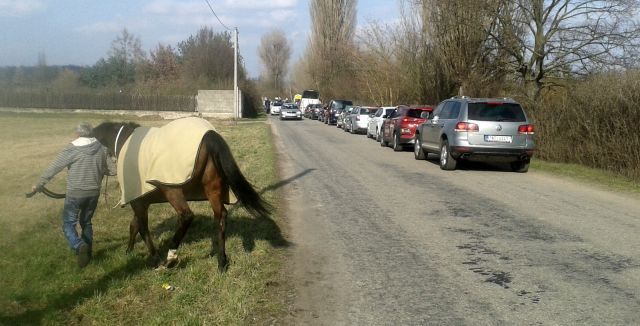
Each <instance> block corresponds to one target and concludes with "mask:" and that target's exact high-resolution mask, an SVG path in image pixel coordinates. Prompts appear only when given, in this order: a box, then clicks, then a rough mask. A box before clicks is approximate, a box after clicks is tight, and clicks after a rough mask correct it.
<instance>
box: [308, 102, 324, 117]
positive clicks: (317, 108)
mask: <svg viewBox="0 0 640 326" xmlns="http://www.w3.org/2000/svg"><path fill="white" fill-rule="evenodd" d="M320 112H322V104H309V105H307V111H306V113H305V115H306V116H307V118H309V119H312V120H318V116H319V115H320Z"/></svg>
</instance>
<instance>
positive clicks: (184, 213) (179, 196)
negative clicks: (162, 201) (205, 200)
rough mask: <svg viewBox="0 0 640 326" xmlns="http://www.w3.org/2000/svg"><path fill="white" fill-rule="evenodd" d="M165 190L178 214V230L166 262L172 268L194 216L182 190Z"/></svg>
mask: <svg viewBox="0 0 640 326" xmlns="http://www.w3.org/2000/svg"><path fill="white" fill-rule="evenodd" d="M163 190H164V194H165V196H166V198H167V200H168V201H169V203H170V204H171V206H172V207H173V208H174V209H175V210H176V212H177V213H178V228H177V229H176V233H175V234H174V235H173V239H172V240H171V242H172V244H171V246H170V248H169V251H168V252H167V260H166V262H165V265H166V266H167V267H172V266H173V265H175V264H176V263H177V261H178V256H177V254H176V251H177V250H178V247H179V246H180V243H182V240H183V239H184V236H185V235H186V234H187V230H189V226H191V222H193V217H194V214H193V212H192V211H191V208H189V204H187V201H186V199H185V197H184V194H183V193H182V190H181V189H179V188H171V189H163Z"/></svg>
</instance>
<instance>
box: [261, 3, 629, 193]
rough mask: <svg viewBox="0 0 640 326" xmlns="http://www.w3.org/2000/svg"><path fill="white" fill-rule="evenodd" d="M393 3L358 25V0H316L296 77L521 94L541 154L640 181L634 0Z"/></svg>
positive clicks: (362, 86)
mask: <svg viewBox="0 0 640 326" xmlns="http://www.w3.org/2000/svg"><path fill="white" fill-rule="evenodd" d="M397 3H398V6H399V8H400V12H401V15H400V17H398V18H399V19H398V20H397V22H395V23H382V22H377V21H370V22H364V23H362V22H361V24H359V25H358V26H360V28H358V30H356V29H355V26H356V25H357V24H356V23H357V22H356V17H357V16H356V8H357V7H356V4H357V1H356V0H310V4H309V13H310V16H311V33H310V35H311V36H310V38H309V40H308V41H307V45H306V49H305V51H304V54H303V55H302V57H301V58H300V59H299V60H297V61H296V62H294V63H293V64H292V65H291V72H290V74H289V77H290V78H289V82H290V85H291V86H289V87H291V88H293V89H295V90H302V89H308V88H314V89H318V90H320V92H321V94H322V97H323V98H324V99H331V98H346V99H352V100H355V101H356V102H357V103H362V104H367V105H398V104H437V103H438V102H440V101H441V100H443V99H446V98H448V97H451V96H455V95H467V96H472V97H513V98H516V99H517V100H518V101H520V102H521V103H522V104H523V106H525V109H526V111H527V112H528V114H529V115H530V116H531V117H532V118H533V120H534V121H535V122H536V125H537V128H538V132H537V134H538V137H537V143H538V145H539V146H538V148H539V151H538V154H537V156H538V157H541V158H545V159H550V160H554V161H560V162H571V163H579V164H584V165H587V166H592V167H597V168H602V169H606V170H609V171H612V172H615V173H621V174H624V175H626V176H629V177H631V178H634V179H635V180H638V181H640V167H638V165H637V164H636V163H637V162H638V161H640V146H638V145H640V135H639V134H638V133H636V132H635V131H634V130H633V129H634V128H632V127H630V126H631V125H634V124H637V123H640V110H638V109H637V108H638V107H640V95H638V94H640V69H639V68H640V61H639V60H640V56H639V55H638V54H639V53H638V50H639V49H640V27H639V25H638V17H640V13H639V8H638V6H639V5H640V3H639V2H638V1H636V0H398V1H397ZM266 66H267V67H268V63H266ZM266 71H267V72H269V69H266ZM285 88H286V86H285ZM622 126H626V127H628V128H622Z"/></svg>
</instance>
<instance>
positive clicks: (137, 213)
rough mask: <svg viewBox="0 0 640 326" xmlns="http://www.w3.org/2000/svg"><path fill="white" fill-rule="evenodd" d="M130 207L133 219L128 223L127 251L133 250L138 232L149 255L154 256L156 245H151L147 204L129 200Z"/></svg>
mask: <svg viewBox="0 0 640 326" xmlns="http://www.w3.org/2000/svg"><path fill="white" fill-rule="evenodd" d="M131 208H133V214H134V216H133V220H132V221H131V224H130V225H129V246H128V247H127V252H131V251H132V250H133V245H134V244H135V241H136V235H137V234H138V233H140V236H141V237H142V240H144V243H145V244H146V245H147V249H148V250H149V256H151V257H155V256H156V254H157V250H156V247H155V246H154V245H153V240H152V239H151V232H149V204H148V203H143V202H138V201H133V202H131Z"/></svg>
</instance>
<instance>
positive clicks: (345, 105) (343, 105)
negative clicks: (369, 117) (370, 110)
mask: <svg viewBox="0 0 640 326" xmlns="http://www.w3.org/2000/svg"><path fill="white" fill-rule="evenodd" d="M351 106H352V105H351V101H336V104H335V107H336V109H341V108H349V107H351Z"/></svg>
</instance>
